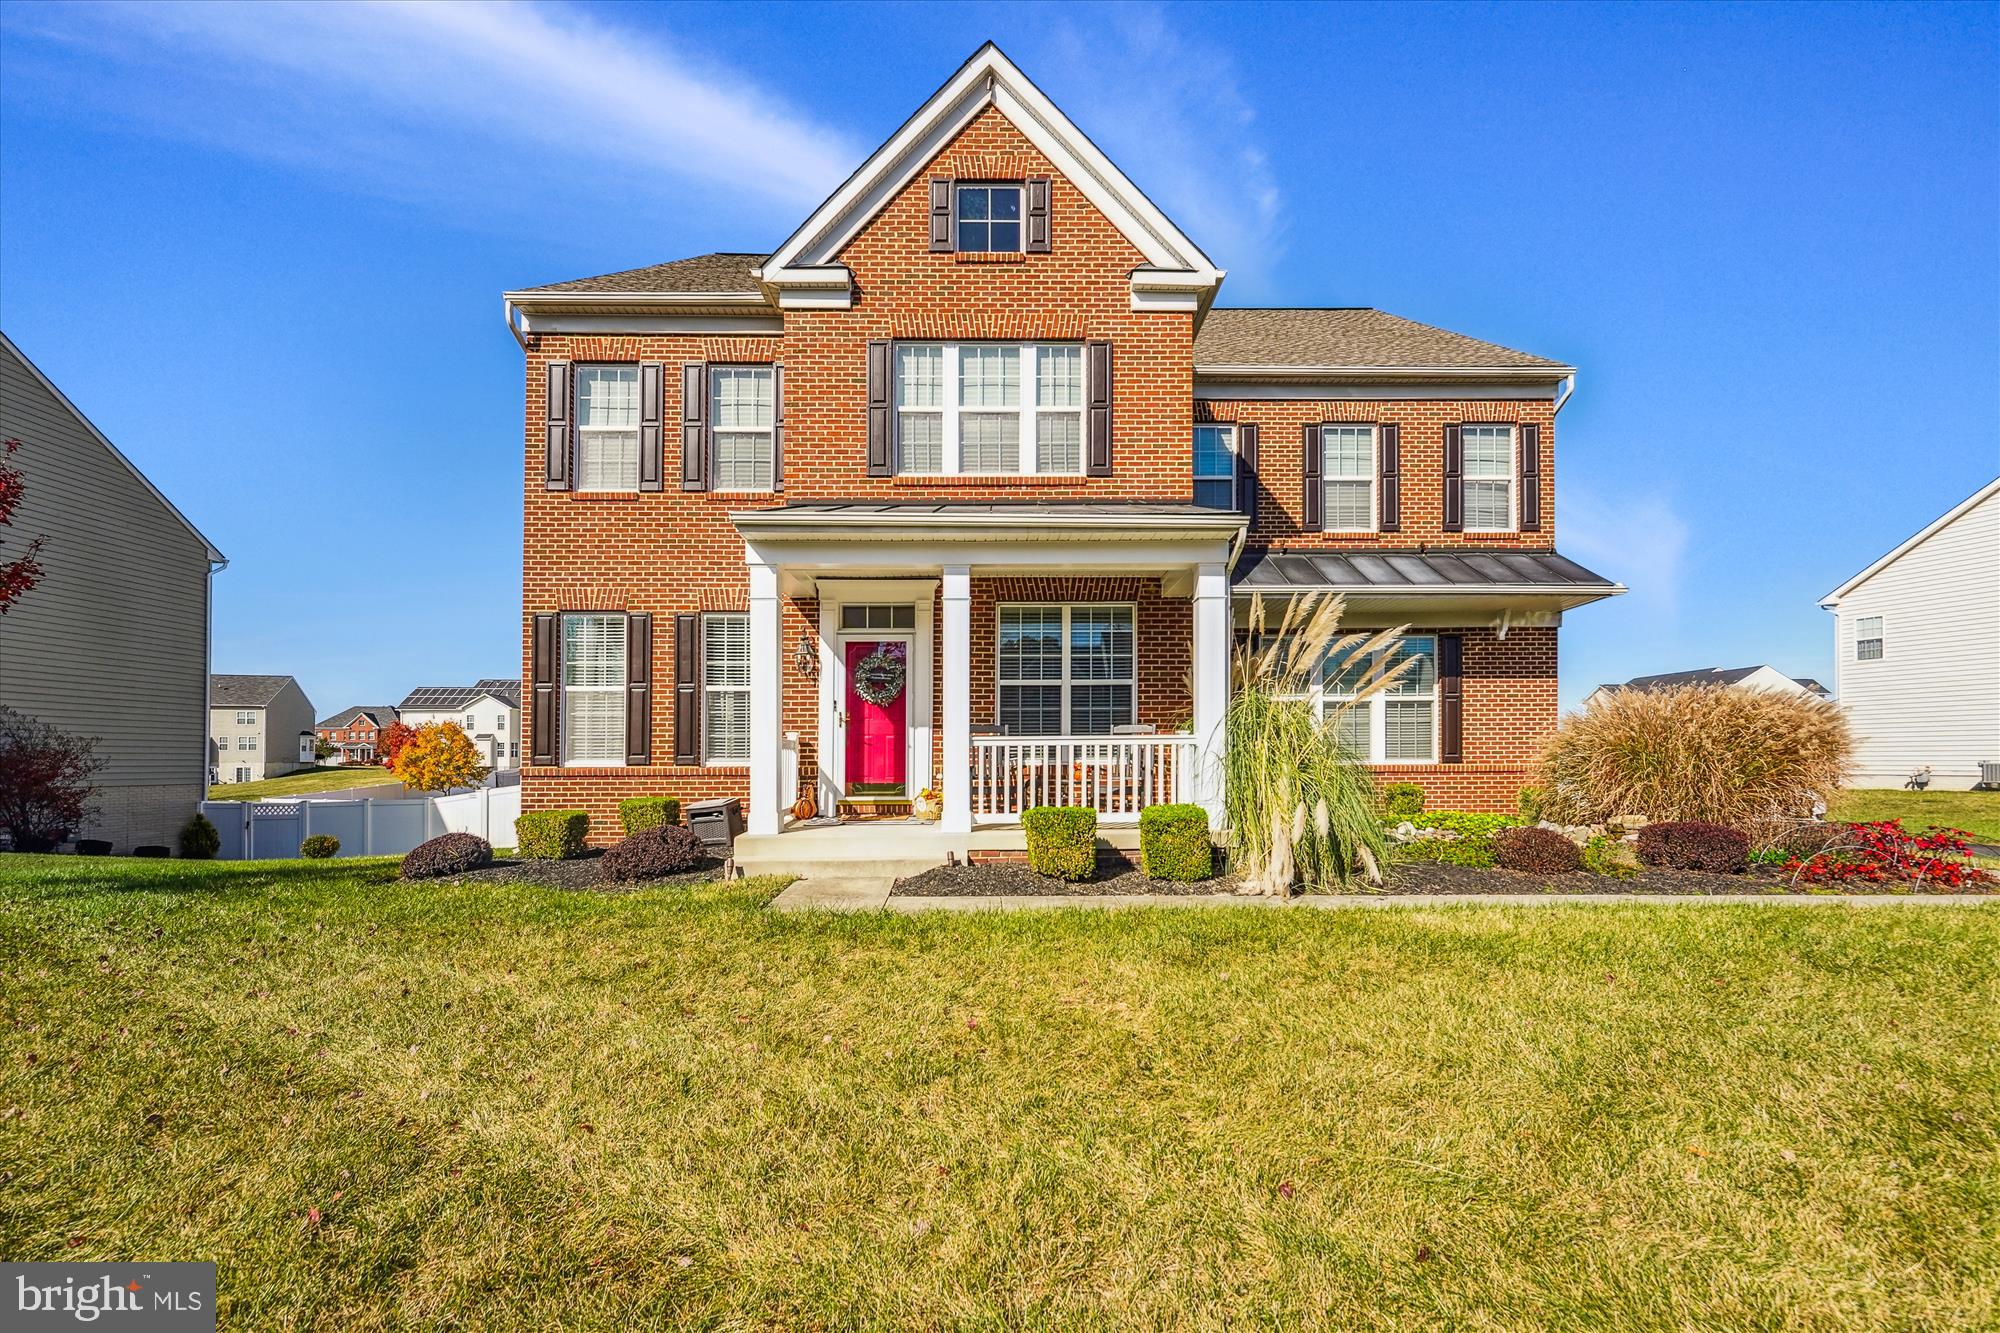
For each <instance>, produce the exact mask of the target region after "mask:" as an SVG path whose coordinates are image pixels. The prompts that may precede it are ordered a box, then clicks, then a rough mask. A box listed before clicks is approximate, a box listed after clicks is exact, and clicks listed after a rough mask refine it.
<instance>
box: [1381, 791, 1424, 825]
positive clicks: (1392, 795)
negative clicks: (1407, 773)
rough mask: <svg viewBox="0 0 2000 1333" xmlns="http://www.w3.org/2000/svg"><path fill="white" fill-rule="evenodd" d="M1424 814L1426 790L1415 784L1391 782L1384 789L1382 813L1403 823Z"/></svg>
mask: <svg viewBox="0 0 2000 1333" xmlns="http://www.w3.org/2000/svg"><path fill="white" fill-rule="evenodd" d="M1423 812H1424V789H1423V788H1422V787H1421V786H1419V785H1418V784H1416V783H1414V782H1391V783H1389V784H1388V785H1387V786H1385V787H1383V788H1382V813H1383V814H1385V815H1387V816H1389V818H1391V819H1394V820H1397V821H1399V822H1400V821H1402V820H1405V819H1415V818H1416V817H1417V816H1418V815H1420V814H1422V813H1423Z"/></svg>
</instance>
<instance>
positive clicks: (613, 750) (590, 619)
mask: <svg viewBox="0 0 2000 1333" xmlns="http://www.w3.org/2000/svg"><path fill="white" fill-rule="evenodd" d="M625 626H626V620H625V617H624V615H622V614H616V615H605V614H588V615H567V616H564V617H563V618H562V724H561V736H562V761H563V763H565V764H623V763H624V762H625Z"/></svg>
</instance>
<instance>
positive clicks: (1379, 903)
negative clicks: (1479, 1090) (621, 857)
mask: <svg viewBox="0 0 2000 1333" xmlns="http://www.w3.org/2000/svg"><path fill="white" fill-rule="evenodd" d="M893 884H894V881H893V880H889V879H884V878H880V877H876V878H862V877H848V878H839V879H828V878H815V879H801V880H795V881H794V882H793V883H792V884H790V885H789V886H787V887H786V889H785V891H784V892H783V893H780V894H779V895H778V896H777V897H776V898H774V899H772V900H771V906H772V907H773V908H775V909H776V910H778V911H781V912H796V911H805V910H810V909H814V908H819V909H825V910H829V911H864V910H870V909H876V908H886V909H887V910H889V911H891V912H1012V911H1034V910H1046V909H1050V908H1062V907H1086V908H1097V909H1104V908H1113V907H1310V908H1318V909H1322V910H1332V909H1337V908H1343V907H1561V906H1565V905H1574V904H1580V903H1581V904H1590V905H1593V906H1602V907H1611V906H1618V905H1620V904H1627V903H1645V904H1648V905H1651V906H1690V907H1693V906H1701V907H1722V906H1739V907H1741V906H1772V907H1810V906H1816V905H1824V904H1827V903H1838V904H1842V905H1845V906H1850V907H1888V906H1893V905H1898V904H1904V903H1917V904H1923V905H1926V906H1933V907H1945V906H1951V907H1964V906H1971V905H1974V904H1977V903H2000V897H1996V896H1993V895H1979V894H1964V893H1869V894H1838V895H1836V894H1784V893H1772V894H1748V893H1745V894H1713V895H1696V894H1678V893H1490V894H1469V893H1399V894H1311V895H1305V896H1301V897H1297V898H1292V899H1289V900H1281V899H1277V898H1246V897H1242V896H1240V895H1237V894H1233V893H1209V894H1164V893H1135V894H1074V895H1069V894H1064V895H1050V896H1048V897H1039V896H1033V895H1026V894H1022V895H1014V894H1007V895H994V896H991V897H976V898H924V897H908V898H892V897H890V896H889V890H890V888H891V887H893Z"/></svg>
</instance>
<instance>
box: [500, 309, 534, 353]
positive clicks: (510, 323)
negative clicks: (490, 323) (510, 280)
mask: <svg viewBox="0 0 2000 1333" xmlns="http://www.w3.org/2000/svg"><path fill="white" fill-rule="evenodd" d="M500 313H501V316H502V317H503V318H504V319H506V321H507V332H509V333H511V334H513V335H514V341H515V342H516V343H518V344H519V345H520V348H521V350H522V351H524V352H525V351H527V350H528V340H527V339H526V338H524V337H522V336H521V330H520V329H519V328H517V327H515V324H514V303H513V302H512V301H509V300H507V299H506V298H505V297H502V298H501V301H500Z"/></svg>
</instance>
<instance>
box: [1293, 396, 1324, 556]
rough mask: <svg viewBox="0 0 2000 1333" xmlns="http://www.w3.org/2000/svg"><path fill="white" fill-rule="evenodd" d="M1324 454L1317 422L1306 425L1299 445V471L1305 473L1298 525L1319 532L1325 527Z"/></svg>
mask: <svg viewBox="0 0 2000 1333" xmlns="http://www.w3.org/2000/svg"><path fill="white" fill-rule="evenodd" d="M1325 470H1326V455H1325V454H1324V453H1322V452H1321V451H1320V444H1319V423H1318V422H1312V423H1309V424H1308V425H1307V426H1306V429H1305V435H1304V438H1303V439H1302V440H1301V442H1300V445H1299V471H1300V472H1301V473H1303V474H1304V475H1305V493H1304V494H1303V495H1301V496H1300V497H1299V527H1300V528H1301V529H1303V530H1304V531H1306V532H1319V531H1321V530H1322V529H1324V528H1325V527H1326V486H1325V485H1324V476H1325Z"/></svg>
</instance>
